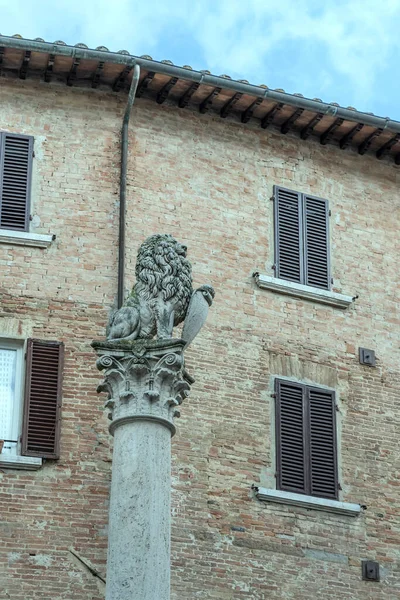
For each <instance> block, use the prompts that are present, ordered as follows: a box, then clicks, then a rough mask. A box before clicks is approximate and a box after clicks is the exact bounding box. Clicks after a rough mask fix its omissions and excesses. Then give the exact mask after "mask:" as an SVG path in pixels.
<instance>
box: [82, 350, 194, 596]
mask: <svg viewBox="0 0 400 600" xmlns="http://www.w3.org/2000/svg"><path fill="white" fill-rule="evenodd" d="M92 346H93V347H94V349H95V350H96V352H97V355H98V359H97V363H96V364H97V367H98V369H100V370H101V371H103V373H104V377H105V379H104V383H103V384H102V385H100V386H99V388H98V391H105V392H107V393H108V400H107V402H106V407H107V408H108V409H109V410H110V415H109V417H110V419H111V424H110V433H111V434H112V435H113V436H114V453H113V464H112V482H111V497H110V514H109V541H108V556H107V584H106V600H169V598H170V538H171V533H170V530H171V506H170V496H171V437H172V435H174V433H175V426H174V418H175V417H177V416H179V411H178V407H179V405H180V404H181V403H182V401H183V399H184V398H185V397H186V396H187V395H188V394H189V391H190V385H191V383H193V380H192V379H191V378H190V376H189V375H188V374H187V373H186V371H185V369H184V360H183V348H184V346H185V342H184V341H183V340H179V339H167V340H153V341H151V340H145V341H143V340H141V341H134V342H131V341H127V340H123V341H119V342H117V341H107V342H93V343H92Z"/></svg>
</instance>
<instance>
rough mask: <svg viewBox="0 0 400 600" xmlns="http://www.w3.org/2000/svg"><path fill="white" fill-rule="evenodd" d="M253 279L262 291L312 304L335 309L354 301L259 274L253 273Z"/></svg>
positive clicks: (350, 298) (334, 293)
mask: <svg viewBox="0 0 400 600" xmlns="http://www.w3.org/2000/svg"><path fill="white" fill-rule="evenodd" d="M254 278H255V280H256V284H257V285H258V287H259V288H262V289H264V290H269V291H270V292H276V293H278V294H286V295H288V296H295V297H296V298H303V299H304V300H311V301H313V302H320V303H322V304H329V305H330V306H334V307H335V308H348V307H349V306H350V305H351V304H352V302H353V300H354V299H353V297H352V296H345V295H344V294H338V293H337V292H331V291H330V290H321V289H319V288H315V287H311V286H309V285H302V284H301V283H294V282H293V281H286V280H285V279H278V278H277V277H269V276H268V275H260V273H254Z"/></svg>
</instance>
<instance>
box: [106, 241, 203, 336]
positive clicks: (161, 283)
mask: <svg viewBox="0 0 400 600" xmlns="http://www.w3.org/2000/svg"><path fill="white" fill-rule="evenodd" d="M186 252H187V247H186V246H184V245H183V244H180V243H179V242H178V241H177V240H175V239H174V238H173V237H172V236H171V235H169V234H156V235H152V236H150V237H149V238H147V239H146V240H145V241H144V242H143V244H142V245H141V246H140V248H139V251H138V255H137V261H136V270H135V273H136V279H137V281H136V283H135V285H134V286H133V289H132V291H131V293H130V295H129V296H128V298H127V300H126V301H125V303H124V306H123V307H122V308H120V309H119V310H116V311H114V312H113V313H112V314H111V317H110V321H109V325H108V328H107V329H108V331H107V339H109V340H113V341H121V340H137V339H151V338H153V337H154V336H155V335H157V338H158V339H165V338H171V337H172V330H173V328H174V326H176V325H179V324H180V323H182V322H183V321H184V320H185V317H186V314H187V311H188V306H189V303H190V300H191V298H192V295H193V294H194V293H196V292H199V293H201V294H202V296H203V297H204V298H205V300H206V301H207V304H208V306H211V303H212V300H213V297H214V289H213V288H212V287H211V286H209V285H204V286H201V287H200V288H199V289H198V290H196V292H193V288H192V267H191V264H190V262H189V261H188V259H187V258H186Z"/></svg>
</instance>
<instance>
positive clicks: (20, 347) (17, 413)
mask: <svg viewBox="0 0 400 600" xmlns="http://www.w3.org/2000/svg"><path fill="white" fill-rule="evenodd" d="M24 345H25V344H24V343H23V342H22V341H19V342H18V340H7V339H4V338H0V350H15V352H16V361H15V402H14V404H13V406H12V418H11V431H10V432H9V434H8V437H9V438H10V439H12V440H16V445H15V446H14V445H13V446H12V447H11V449H8V448H7V446H8V443H7V442H5V443H4V448H3V451H2V454H3V453H4V454H7V455H16V454H20V450H21V443H20V436H21V425H22V402H23V353H24Z"/></svg>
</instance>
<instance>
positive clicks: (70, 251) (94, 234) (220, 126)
mask: <svg viewBox="0 0 400 600" xmlns="http://www.w3.org/2000/svg"><path fill="white" fill-rule="evenodd" d="M1 97H2V107H3V110H2V114H1V116H0V128H2V129H4V130H8V131H16V132H20V133H26V134H30V135H34V136H35V139H36V158H35V176H34V186H33V212H34V214H35V215H37V216H36V217H35V218H34V221H33V224H34V225H36V228H35V231H37V232H40V233H48V232H51V233H55V234H56V235H57V239H56V241H55V242H54V243H53V244H52V246H51V247H50V248H49V249H48V250H40V249H37V248H24V247H11V246H1V245H0V265H1V268H2V274H3V276H2V279H1V283H0V287H1V291H2V300H1V304H0V328H2V329H0V335H1V334H2V332H4V333H3V335H5V334H6V333H8V334H10V332H11V334H12V333H13V332H14V333H15V335H20V336H24V335H34V336H35V337H41V338H44V339H46V338H47V339H59V340H63V341H64V342H65V344H66V369H65V380H64V396H63V422H62V438H61V451H62V452H61V459H60V460H59V461H58V462H51V461H48V462H47V463H46V464H45V465H44V467H43V468H42V469H41V470H39V471H37V472H33V473H29V472H22V471H21V472H17V471H11V470H4V471H3V472H2V473H0V478H1V492H0V511H1V514H2V515H3V517H2V520H1V524H0V526H1V539H2V541H3V543H2V545H1V546H0V558H1V560H2V561H4V563H5V565H6V568H5V569H3V570H2V572H3V573H4V574H5V575H4V577H5V580H4V582H3V581H0V598H3V597H4V598H12V600H37V599H39V598H40V599H41V600H50V599H51V600H58V599H61V598H65V599H68V600H80V599H82V600H83V599H85V600H87V599H89V598H90V599H93V600H99V599H100V598H103V597H104V590H103V585H102V583H101V581H100V580H98V579H97V578H96V577H93V575H91V574H90V573H89V571H88V570H87V569H86V568H85V567H84V566H83V565H82V563H81V562H80V561H79V560H78V559H77V558H76V557H75V556H74V555H73V554H72V553H71V552H70V550H69V549H70V548H73V549H74V551H77V552H78V554H79V555H80V556H82V557H83V558H84V559H85V560H86V559H87V560H89V561H90V562H91V563H92V564H93V565H94V566H95V568H96V569H98V570H99V572H100V573H101V574H103V575H104V572H105V555H106V553H105V549H106V544H107V508H108V506H107V503H108V486H109V478H110V460H111V458H110V457H111V454H110V440H109V435H108V433H107V419H106V417H105V415H104V414H103V412H102V402H103V398H102V397H98V396H97V394H96V392H95V390H96V386H97V382H98V381H99V380H100V378H99V375H98V372H97V371H96V369H95V366H94V362H95V357H94V354H93V352H92V351H91V348H90V346H89V342H90V341H91V340H92V339H93V338H99V337H101V336H102V335H104V326H105V322H106V318H107V312H108V310H109V308H110V306H111V305H112V303H113V302H114V300H115V295H116V286H117V280H116V263H117V231H118V184H119V181H118V180H119V143H118V134H119V130H120V126H121V119H122V113H123V109H124V101H125V97H124V96H120V97H119V96H116V95H114V94H108V93H106V92H103V91H95V90H91V91H86V90H78V89H74V88H72V89H69V88H66V87H61V86H58V85H56V84H54V85H53V84H51V85H47V84H44V83H43V84H35V83H32V82H30V81H27V82H20V81H4V82H3V84H2V90H1ZM399 173H400V172H399V171H398V169H396V168H395V167H394V166H392V165H389V164H387V163H385V161H381V162H378V161H376V159H374V158H370V157H361V156H358V155H356V154H355V153H352V152H351V151H341V150H339V149H336V148H334V147H331V146H327V147H321V146H320V145H319V144H317V143H315V142H313V141H307V142H300V141H299V140H298V139H297V138H295V137H291V136H290V134H288V135H287V136H282V135H280V134H277V133H275V132H274V131H272V130H271V131H269V130H267V131H263V130H260V129H258V128H255V127H254V128H253V127H252V126H251V125H249V126H242V125H240V124H238V123H236V122H234V121H230V120H229V119H226V120H224V121H222V120H220V119H219V118H216V117H215V118H214V117H212V116H210V115H205V116H203V115H198V114H197V113H193V112H191V111H190V110H187V109H186V110H178V109H176V108H173V107H171V106H168V105H167V103H166V104H165V105H163V106H161V107H160V106H158V105H155V104H153V103H152V102H150V101H147V100H142V99H141V100H138V101H137V104H136V105H135V108H134V111H133V114H132V122H131V133H130V160H129V171H128V214H127V226H128V235H127V238H128V248H127V282H128V284H129V285H131V283H132V282H133V278H134V265H135V255H136V250H137V247H138V245H139V244H140V243H141V241H142V240H143V239H144V237H146V236H147V235H150V234H152V233H156V232H166V233H171V234H173V235H175V236H176V237H177V238H178V239H180V240H182V241H184V242H185V243H186V244H187V245H188V248H189V257H190V259H191V261H192V264H193V268H194V275H195V278H196V283H198V284H201V283H206V282H212V284H213V285H214V287H215V288H216V291H217V296H216V300H215V303H214V305H213V307H212V310H211V312H210V316H209V320H208V323H207V325H206V327H205V328H204V329H203V330H202V332H201V334H200V336H199V337H198V338H197V339H196V340H195V342H194V343H193V345H192V346H191V347H190V349H189V351H188V353H187V363H188V369H189V371H190V372H191V374H193V375H194V376H195V379H196V383H195V384H194V386H193V389H192V395H191V396H190V397H189V399H187V400H186V401H185V404H184V405H183V407H182V417H181V419H180V421H179V422H178V423H177V425H178V432H177V435H176V437H175V438H174V439H173V494H172V501H173V531H172V535H173V540H172V561H173V562H172V600H178V598H179V600H192V599H194V598H196V599H197V598H198V599H202V598H204V599H229V600H230V599H233V598H234V599H235V600H236V599H237V600H239V599H240V600H242V599H243V600H244V599H248V600H250V599H251V600H262V599H264V598H265V599H267V598H268V599H270V598H271V599H272V598H274V599H277V600H278V599H281V598H288V599H292V598H293V599H296V600H306V599H307V600H308V599H309V598H316V599H317V598H318V599H319V598H321V599H322V598H324V599H326V598H331V599H333V600H336V599H337V598H349V599H350V598H351V599H355V598H357V599H360V600H361V599H362V600H364V599H366V600H376V599H377V598H380V599H382V600H393V599H394V598H396V597H397V596H399V595H400V576H399V575H400V564H399V560H400V556H399V550H398V548H399V545H400V521H399V504H400V500H399V493H398V487H399V475H398V473H399V466H400V464H399V463H400V451H399V448H398V433H397V432H398V431H399V425H400V417H399V416H398V414H397V410H396V399H397V398H398V397H399V392H400V349H399V347H400V344H399V338H400V335H399V283H398V281H399V271H398V266H397V257H398V255H399V250H400V243H399V236H398V231H397V230H398V222H399V218H398V217H399V210H400V194H399V191H398V189H399V179H400V175H399ZM274 184H278V185H282V186H284V187H288V188H291V189H295V190H299V191H303V192H308V193H311V194H314V195H317V196H322V197H325V198H327V199H328V200H329V202H330V208H331V210H332V217H331V246H332V250H331V253H332V270H333V278H334V289H335V290H336V291H339V292H342V293H344V294H348V295H352V296H356V295H358V299H357V300H356V302H355V303H354V305H353V306H352V307H351V308H349V309H347V310H345V311H342V310H339V309H335V308H332V307H325V306H323V305H318V304H314V303H310V302H307V301H303V300H297V299H293V298H289V297H285V296H282V295H278V294H273V293H271V292H268V291H265V290H260V289H259V288H257V287H256V286H255V284H254V281H253V278H252V273H253V272H254V271H260V272H262V273H265V274H268V275H272V274H273V271H272V269H271V266H272V264H273V213H272V202H271V201H270V197H271V195H272V186H273V185H274ZM2 323H3V325H2ZM359 346H363V347H367V348H372V349H375V350H376V353H377V357H378V361H377V367H376V368H375V369H371V368H368V367H365V366H362V365H360V364H359V362H358V358H357V352H358V347H359ZM275 375H281V376H287V377H293V378H295V379H302V380H304V381H308V382H312V383H315V384H327V382H330V383H329V385H333V384H334V387H335V388H336V390H337V392H338V397H339V407H340V418H339V420H340V446H341V451H340V482H341V486H342V492H341V499H342V500H344V501H349V502H356V503H359V504H362V505H365V506H366V507H367V508H366V509H365V510H363V511H362V514H361V515H360V516H359V517H357V518H353V517H346V516H341V515H334V514H329V513H325V512H316V511H307V510H306V509H302V508H295V507H290V506H281V505H278V504H266V503H261V502H259V501H258V500H256V499H255V497H254V495H253V492H252V490H251V486H252V484H255V485H263V486H266V487H269V486H271V485H272V484H273V480H274V477H273V475H274V471H275V469H274V464H273V459H272V457H273V447H272V446H273V437H274V432H273V423H272V422H271V415H272V402H273V400H272V398H271V379H272V377H273V376H275ZM367 558H368V559H372V560H378V561H379V562H380V565H381V571H382V580H381V583H368V582H364V581H362V580H361V566H360V561H361V560H362V559H367ZM2 594H3V595H2Z"/></svg>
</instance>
